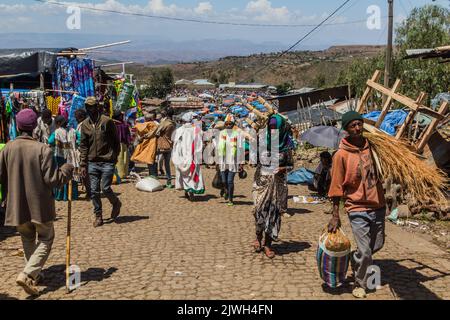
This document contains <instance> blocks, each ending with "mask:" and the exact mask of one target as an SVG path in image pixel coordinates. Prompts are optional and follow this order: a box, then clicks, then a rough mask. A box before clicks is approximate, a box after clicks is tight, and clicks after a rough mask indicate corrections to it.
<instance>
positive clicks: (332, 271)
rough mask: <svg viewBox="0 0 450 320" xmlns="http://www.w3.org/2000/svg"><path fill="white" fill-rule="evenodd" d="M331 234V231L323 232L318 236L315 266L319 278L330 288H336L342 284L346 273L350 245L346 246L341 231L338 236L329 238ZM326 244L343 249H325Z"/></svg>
mask: <svg viewBox="0 0 450 320" xmlns="http://www.w3.org/2000/svg"><path fill="white" fill-rule="evenodd" d="M340 231H341V230H340ZM341 232H342V231H341ZM336 234H337V232H336ZM331 235H332V234H331V233H328V232H325V233H324V234H322V236H321V237H320V238H319V245H318V247H317V255H316V258H317V267H318V269H319V274H320V278H322V280H323V281H324V282H325V284H326V285H327V286H328V287H330V288H337V287H339V286H341V285H342V284H343V282H344V280H345V278H346V275H347V270H348V264H349V260H350V246H347V243H346V241H344V238H342V235H343V236H345V234H344V233H343V232H342V235H340V236H339V238H336V237H331V238H330V236H331ZM345 238H346V237H345ZM347 240H348V239H347ZM326 245H329V246H330V247H331V248H333V249H336V248H338V247H341V248H345V249H343V250H342V251H331V250H328V249H327V247H326Z"/></svg>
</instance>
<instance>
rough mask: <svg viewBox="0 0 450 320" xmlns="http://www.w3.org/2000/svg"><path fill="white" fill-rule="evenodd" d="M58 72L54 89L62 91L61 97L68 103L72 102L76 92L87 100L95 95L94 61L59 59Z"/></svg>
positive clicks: (57, 63) (57, 62)
mask: <svg viewBox="0 0 450 320" xmlns="http://www.w3.org/2000/svg"><path fill="white" fill-rule="evenodd" d="M56 71H57V72H56V79H55V80H54V82H53V87H54V89H55V90H60V95H61V96H62V97H63V98H64V99H65V100H66V101H70V100H71V99H72V96H73V94H74V93H75V92H77V93H78V95H80V96H82V97H85V98H86V97H88V96H94V95H95V88H94V62H93V60H90V59H69V58H66V57H59V58H58V59H57V61H56ZM61 91H62V92H61ZM65 91H67V92H65Z"/></svg>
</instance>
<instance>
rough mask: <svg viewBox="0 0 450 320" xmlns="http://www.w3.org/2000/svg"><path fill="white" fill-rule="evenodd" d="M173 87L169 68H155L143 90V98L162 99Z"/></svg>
mask: <svg viewBox="0 0 450 320" xmlns="http://www.w3.org/2000/svg"><path fill="white" fill-rule="evenodd" d="M173 86H174V79H173V73H172V70H171V69H170V68H157V69H154V70H152V74H151V76H150V81H149V82H148V83H147V88H146V89H145V90H144V92H143V95H144V97H151V98H160V99H164V98H165V97H166V96H167V95H168V94H169V93H170V92H172V89H173Z"/></svg>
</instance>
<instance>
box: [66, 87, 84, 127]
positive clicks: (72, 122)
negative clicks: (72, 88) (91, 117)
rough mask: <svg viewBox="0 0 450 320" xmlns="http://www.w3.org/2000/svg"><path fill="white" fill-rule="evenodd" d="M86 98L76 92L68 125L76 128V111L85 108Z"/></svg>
mask: <svg viewBox="0 0 450 320" xmlns="http://www.w3.org/2000/svg"><path fill="white" fill-rule="evenodd" d="M85 100H86V99H85V98H84V97H82V96H79V95H77V94H75V95H74V96H73V98H72V105H71V106H70V111H69V119H68V124H67V126H68V127H69V128H74V129H76V128H77V126H78V123H77V120H76V119H75V111H77V110H78V109H84V101H85Z"/></svg>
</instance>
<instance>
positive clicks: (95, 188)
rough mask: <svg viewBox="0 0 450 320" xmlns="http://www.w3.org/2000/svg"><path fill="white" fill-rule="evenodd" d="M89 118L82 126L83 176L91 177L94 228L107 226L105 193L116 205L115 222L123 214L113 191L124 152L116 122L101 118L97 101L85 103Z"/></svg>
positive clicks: (81, 157)
mask: <svg viewBox="0 0 450 320" xmlns="http://www.w3.org/2000/svg"><path fill="white" fill-rule="evenodd" d="M85 106H86V111H87V113H88V118H87V119H86V120H84V121H83V122H82V124H81V142H80V167H81V175H82V176H85V175H86V172H87V173H89V179H90V184H91V198H92V203H93V204H94V214H95V221H94V227H100V226H101V225H103V215H102V201H101V199H100V186H101V191H102V192H103V194H104V195H105V196H106V198H107V199H108V200H109V202H110V203H111V205H112V212H111V219H113V220H115V219H116V218H117V217H118V216H119V214H120V208H121V206H122V203H121V202H120V200H119V198H117V196H116V195H115V194H114V192H113V191H112V189H111V184H112V179H113V175H114V169H115V164H116V162H117V157H118V155H119V152H120V141H119V137H118V134H117V130H116V126H115V125H114V122H113V120H112V119H110V118H108V117H107V116H105V115H102V114H101V110H100V106H99V104H98V101H97V99H96V98H95V97H88V98H86V101H85Z"/></svg>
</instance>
